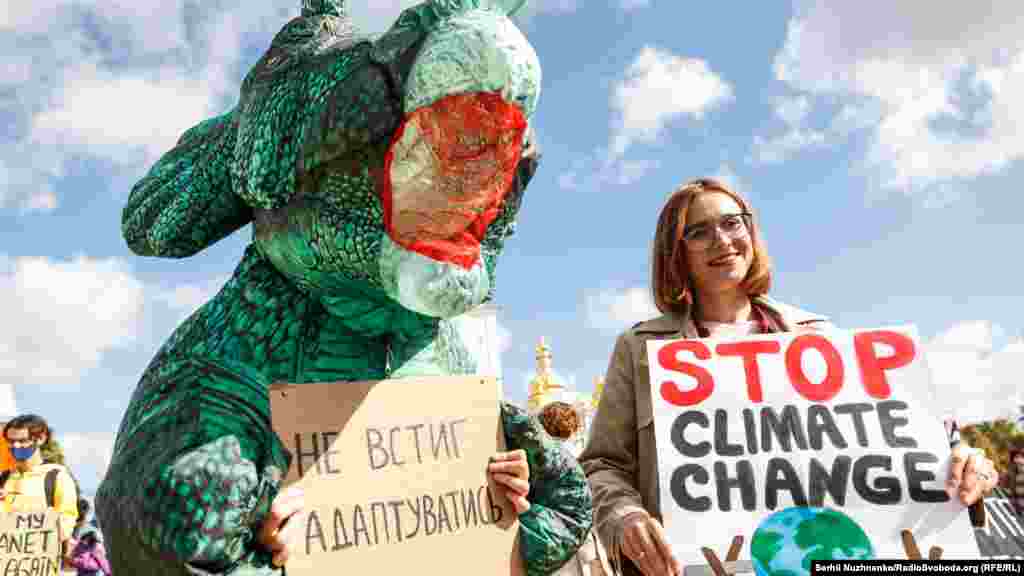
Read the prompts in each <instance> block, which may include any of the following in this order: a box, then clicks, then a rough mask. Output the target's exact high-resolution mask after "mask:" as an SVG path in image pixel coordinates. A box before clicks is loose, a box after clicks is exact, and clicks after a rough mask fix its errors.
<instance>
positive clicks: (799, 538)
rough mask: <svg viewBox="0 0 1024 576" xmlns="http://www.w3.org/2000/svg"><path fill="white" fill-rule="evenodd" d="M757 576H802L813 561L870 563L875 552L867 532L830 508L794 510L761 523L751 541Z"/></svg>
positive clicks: (783, 512)
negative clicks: (868, 561) (864, 561)
mask: <svg viewBox="0 0 1024 576" xmlns="http://www.w3.org/2000/svg"><path fill="white" fill-rule="evenodd" d="M750 556H751V558H752V559H753V563H754V571H755V572H756V573H757V575H758V576H803V575H809V574H810V573H811V560H870V559H872V558H874V556H875V551H874V549H873V548H872V546H871V540H870V539H868V535H867V534H865V533H864V530H862V529H861V527H860V526H858V525H857V523H856V522H854V521H853V519H851V518H850V517H849V516H847V515H846V514H843V513H842V512H840V511H838V510H833V509H831V508H805V507H795V508H786V509H785V510H779V511H778V512H775V513H774V514H772V515H771V516H768V517H767V518H765V519H764V520H762V521H761V525H760V526H758V527H757V530H756V531H755V532H754V538H753V539H751V541H750Z"/></svg>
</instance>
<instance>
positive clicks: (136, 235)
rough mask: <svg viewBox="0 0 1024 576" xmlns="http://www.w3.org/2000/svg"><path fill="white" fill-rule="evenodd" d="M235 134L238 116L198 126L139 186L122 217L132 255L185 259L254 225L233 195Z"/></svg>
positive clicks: (250, 216) (205, 122)
mask: <svg viewBox="0 0 1024 576" xmlns="http://www.w3.org/2000/svg"><path fill="white" fill-rule="evenodd" d="M237 132H238V119H237V114H236V113H235V111H234V110H232V111H231V112H228V113H227V114H224V115H222V116H218V117H216V118H211V119H209V120H206V121H204V122H202V123H200V124H198V125H197V126H195V127H193V128H191V129H190V130H188V131H187V132H185V134H184V135H182V137H181V139H179V140H178V143H177V144H176V145H175V146H174V148H172V149H171V150H170V151H169V152H167V153H166V154H164V155H163V156H162V157H161V158H160V159H159V160H157V162H156V164H154V165H153V167H152V168H150V170H149V173H148V174H146V176H145V177H144V178H142V180H140V181H139V182H138V183H136V184H135V186H134V187H133V188H132V193H131V195H130V196H129V197H128V203H127V204H126V205H125V208H124V211H123V212H122V215H121V232H122V235H123V236H124V239H125V241H126V242H127V243H128V247H129V248H130V249H131V250H132V251H133V252H135V253H136V254H139V255H141V256H163V257H168V258H184V257H186V256H191V255H193V254H195V253H197V252H199V251H200V250H202V249H203V248H205V247H207V246H209V245H211V244H213V243H214V242H217V241H218V240H220V239H221V238H224V237H225V236H227V235H229V234H231V233H232V232H234V231H235V230H237V229H239V228H241V227H242V226H244V225H245V224H248V223H249V222H250V221H251V220H252V210H250V209H249V207H248V206H246V205H245V203H244V202H243V201H242V199H241V198H239V197H238V196H237V195H236V194H235V193H234V192H233V191H232V189H231V159H232V157H233V149H234V145H235V137H236V134H237Z"/></svg>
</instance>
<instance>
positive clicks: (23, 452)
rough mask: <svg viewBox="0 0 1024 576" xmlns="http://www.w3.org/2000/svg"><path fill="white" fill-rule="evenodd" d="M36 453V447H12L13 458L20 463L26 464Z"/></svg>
mask: <svg viewBox="0 0 1024 576" xmlns="http://www.w3.org/2000/svg"><path fill="white" fill-rule="evenodd" d="M35 453H36V447H35V446H24V447H22V446H11V456H12V457H14V459H15V460H17V461H18V462H24V461H25V460H28V459H29V458H31V457H32V455H33V454H35Z"/></svg>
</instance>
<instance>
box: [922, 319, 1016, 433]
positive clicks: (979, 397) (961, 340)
mask: <svg viewBox="0 0 1024 576" xmlns="http://www.w3.org/2000/svg"><path fill="white" fill-rule="evenodd" d="M1003 338H1004V332H1003V330H1002V328H1000V327H999V326H998V325H995V324H992V323H990V322H982V321H974V322H962V323H959V324H955V325H953V326H951V327H950V328H948V329H947V330H945V331H944V332H942V333H941V334H938V335H937V336H935V337H934V338H932V339H931V340H930V341H928V342H927V343H926V344H925V354H926V356H925V358H926V361H927V363H928V366H929V368H930V370H931V374H932V381H933V383H934V385H935V391H936V394H937V401H938V404H937V405H938V406H939V407H940V408H942V409H944V410H946V411H947V412H948V413H950V414H952V415H954V416H955V417H956V419H957V420H958V421H959V422H960V423H962V424H967V423H974V422H983V421H989V420H993V419H996V418H1011V417H1014V416H1016V414H1017V410H1018V408H1017V407H1018V406H1019V405H1020V402H1021V396H1020V390H1021V388H1022V387H1021V385H1020V384H1021V374H1024V341H1022V340H1019V339H1018V340H1014V341H1011V342H1010V343H1009V344H1006V345H1005V346H1002V347H998V346H997V344H996V342H997V341H1000V340H1002V339H1003Z"/></svg>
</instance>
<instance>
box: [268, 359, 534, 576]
mask: <svg viewBox="0 0 1024 576" xmlns="http://www.w3.org/2000/svg"><path fill="white" fill-rule="evenodd" d="M270 398H271V414H272V419H273V426H274V431H275V432H276V433H277V434H278V436H279V437H280V438H281V440H282V441H283V442H284V444H285V446H286V447H287V448H288V450H289V451H290V452H291V453H292V464H291V468H290V469H289V471H288V475H287V477H286V479H285V483H286V484H291V483H294V482H299V483H300V484H301V485H302V486H303V488H304V492H305V502H306V514H305V516H304V517H302V518H300V519H299V521H301V522H302V526H301V533H302V536H301V537H300V541H301V544H300V545H299V546H297V547H296V549H295V550H294V551H293V552H292V554H291V556H290V557H289V560H288V566H287V569H288V574H289V575H290V576H303V575H310V576H312V575H317V576H320V575H322V574H333V573H335V572H339V573H340V572H345V573H349V572H351V573H353V574H413V573H421V572H423V571H424V570H425V569H426V568H428V567H429V568H430V571H432V570H435V569H438V568H439V567H444V572H445V573H446V574H449V575H451V576H457V575H461V574H465V575H467V576H468V575H470V574H473V575H476V574H519V573H520V570H521V569H522V565H521V564H522V563H521V562H520V560H519V558H520V554H519V549H518V547H517V546H516V535H517V533H518V522H517V521H516V515H515V512H514V510H513V508H512V506H511V503H510V502H508V500H507V499H505V498H503V497H500V496H496V495H497V494H498V492H495V491H494V487H493V486H489V483H488V480H489V479H488V476H487V464H488V459H489V458H490V457H491V456H492V455H494V454H495V452H498V451H502V450H504V449H505V448H504V440H503V438H504V437H503V434H502V428H501V416H500V406H499V400H500V390H499V386H498V383H497V382H496V381H495V380H494V379H493V378H488V377H480V376H444V377H430V378H408V379H401V380H383V381H378V382H337V383H318V384H301V385H282V384H276V385H274V386H273V387H271V392H270ZM499 498H500V499H499Z"/></svg>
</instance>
